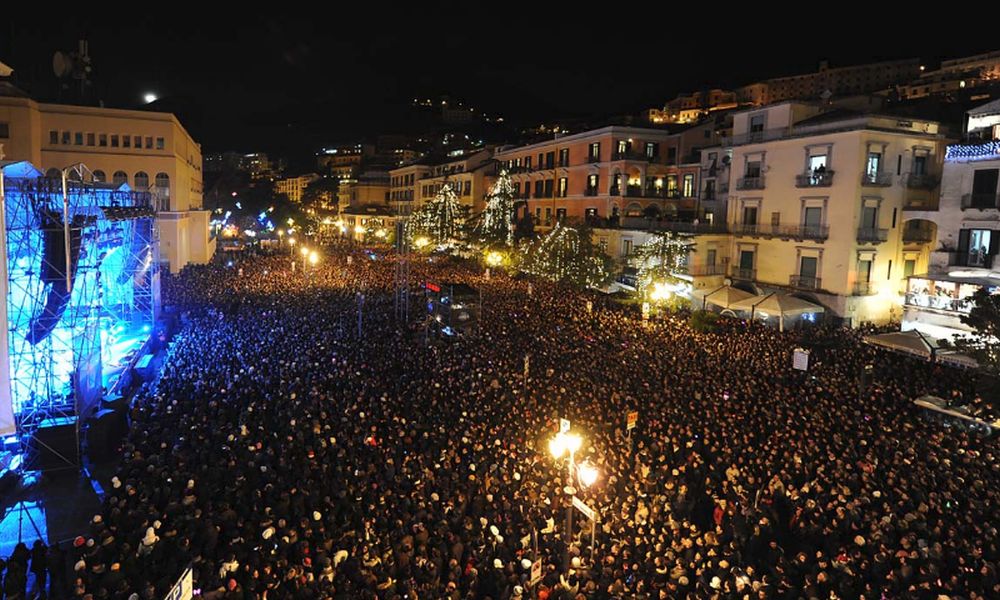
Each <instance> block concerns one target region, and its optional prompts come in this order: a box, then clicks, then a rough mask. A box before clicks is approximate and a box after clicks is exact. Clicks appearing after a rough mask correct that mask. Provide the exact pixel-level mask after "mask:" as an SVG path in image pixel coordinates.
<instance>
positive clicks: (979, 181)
mask: <svg viewBox="0 0 1000 600" xmlns="http://www.w3.org/2000/svg"><path fill="white" fill-rule="evenodd" d="M998 174H1000V169H976V171H974V172H973V174H972V206H973V207H982V208H994V207H996V205H997V198H996V196H997V178H998V177H997V176H998Z"/></svg>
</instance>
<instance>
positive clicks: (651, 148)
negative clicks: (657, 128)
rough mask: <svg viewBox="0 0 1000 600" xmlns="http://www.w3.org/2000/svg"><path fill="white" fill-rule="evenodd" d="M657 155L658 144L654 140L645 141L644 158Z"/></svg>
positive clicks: (658, 151)
mask: <svg viewBox="0 0 1000 600" xmlns="http://www.w3.org/2000/svg"><path fill="white" fill-rule="evenodd" d="M706 133H707V132H706ZM659 155H660V145H659V144H657V143H656V142H646V158H656V157H657V156H659Z"/></svg>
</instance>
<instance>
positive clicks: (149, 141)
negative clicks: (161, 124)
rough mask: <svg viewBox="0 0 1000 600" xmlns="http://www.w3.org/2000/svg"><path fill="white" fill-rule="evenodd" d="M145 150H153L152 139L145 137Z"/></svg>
mask: <svg viewBox="0 0 1000 600" xmlns="http://www.w3.org/2000/svg"><path fill="white" fill-rule="evenodd" d="M146 149H147V150H152V149H153V138H152V137H147V138H146Z"/></svg>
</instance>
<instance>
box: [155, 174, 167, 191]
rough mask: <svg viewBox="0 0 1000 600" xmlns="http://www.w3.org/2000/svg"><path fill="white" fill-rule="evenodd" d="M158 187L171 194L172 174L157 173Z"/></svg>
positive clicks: (158, 189)
mask: <svg viewBox="0 0 1000 600" xmlns="http://www.w3.org/2000/svg"><path fill="white" fill-rule="evenodd" d="M154 181H155V182H156V189H157V191H159V192H160V193H162V194H166V195H168V196H169V195H170V176H169V175H167V174H166V173H157V174H156V179H155V180H154Z"/></svg>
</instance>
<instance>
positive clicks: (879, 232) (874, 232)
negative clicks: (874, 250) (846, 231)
mask: <svg viewBox="0 0 1000 600" xmlns="http://www.w3.org/2000/svg"><path fill="white" fill-rule="evenodd" d="M887 239H889V230H888V229H879V228H877V227H859V228H858V242H861V243H876V244H881V243H882V242H884V241H886V240H887Z"/></svg>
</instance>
